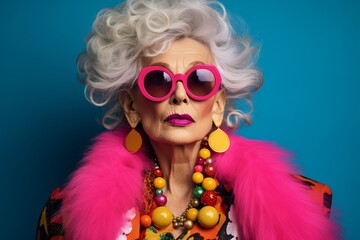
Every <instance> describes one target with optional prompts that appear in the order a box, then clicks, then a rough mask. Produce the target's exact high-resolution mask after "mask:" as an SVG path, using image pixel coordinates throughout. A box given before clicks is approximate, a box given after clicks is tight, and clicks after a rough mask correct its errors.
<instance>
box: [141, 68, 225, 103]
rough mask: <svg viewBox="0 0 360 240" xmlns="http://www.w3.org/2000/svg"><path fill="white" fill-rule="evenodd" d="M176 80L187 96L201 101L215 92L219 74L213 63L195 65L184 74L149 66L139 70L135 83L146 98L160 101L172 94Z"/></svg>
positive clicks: (219, 82) (218, 84)
mask: <svg viewBox="0 0 360 240" xmlns="http://www.w3.org/2000/svg"><path fill="white" fill-rule="evenodd" d="M178 81H181V82H182V84H183V85H184V88H185V91H186V93H187V94H188V96H189V97H191V98H192V99H194V100H197V101H203V100H206V99H208V98H210V97H212V96H213V95H214V94H215V93H216V92H217V90H218V89H219V87H220V84H221V76H220V73H219V71H218V70H217V68H216V67H215V66H214V65H196V66H194V67H192V68H191V69H190V70H189V71H188V72H187V73H186V74H185V75H184V74H180V73H179V74H175V75H174V74H173V73H172V72H170V71H169V70H168V69H166V68H164V67H161V66H149V67H144V68H143V69H142V70H141V71H140V74H139V77H138V79H137V84H138V86H139V88H140V91H141V93H142V94H143V95H144V96H145V97H146V98H147V99H149V100H151V101H155V102H161V101H164V100H166V99H168V98H169V97H170V96H171V94H173V92H174V91H175V88H176V83H177V82H178Z"/></svg>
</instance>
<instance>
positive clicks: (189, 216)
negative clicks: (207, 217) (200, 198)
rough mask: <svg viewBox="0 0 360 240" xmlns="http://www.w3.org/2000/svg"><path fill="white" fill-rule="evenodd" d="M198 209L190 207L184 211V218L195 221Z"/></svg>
mask: <svg viewBox="0 0 360 240" xmlns="http://www.w3.org/2000/svg"><path fill="white" fill-rule="evenodd" d="M198 213H199V211H198V210H197V209H196V208H190V209H189V210H188V211H187V212H186V218H187V219H189V220H191V221H193V222H195V221H196V218H197V216H198Z"/></svg>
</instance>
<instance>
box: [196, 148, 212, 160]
mask: <svg viewBox="0 0 360 240" xmlns="http://www.w3.org/2000/svg"><path fill="white" fill-rule="evenodd" d="M210 156H211V153H210V150H209V149H207V148H202V149H200V151H199V157H201V158H202V159H208V158H209V157H210Z"/></svg>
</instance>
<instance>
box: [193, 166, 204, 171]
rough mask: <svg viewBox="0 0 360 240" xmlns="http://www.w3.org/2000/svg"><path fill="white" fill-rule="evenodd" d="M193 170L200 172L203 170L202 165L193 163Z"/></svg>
mask: <svg viewBox="0 0 360 240" xmlns="http://www.w3.org/2000/svg"><path fill="white" fill-rule="evenodd" d="M194 171H195V172H202V171H203V166H202V165H195V167H194Z"/></svg>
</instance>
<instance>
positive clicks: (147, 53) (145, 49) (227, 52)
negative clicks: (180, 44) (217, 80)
mask: <svg viewBox="0 0 360 240" xmlns="http://www.w3.org/2000/svg"><path fill="white" fill-rule="evenodd" d="M180 38H192V39H194V40H197V41H199V42H202V43H204V44H205V45H207V46H208V47H209V49H210V51H211V52H212V54H213V57H214V61H215V65H216V67H217V68H218V69H219V72H220V74H221V76H222V78H223V81H222V85H223V87H224V88H225V89H226V95H227V103H226V110H225V123H226V125H227V126H228V127H230V128H235V127H237V126H238V124H239V122H240V120H243V121H245V122H246V123H248V124H250V123H251V120H250V114H251V112H252V108H253V106H252V102H251V96H252V93H253V92H254V91H256V90H257V89H259V88H260V86H261V85H262V82H263V77H262V74H261V72H260V71H259V70H257V69H256V68H255V66H254V65H255V61H256V59H257V54H258V51H257V48H255V47H253V46H251V44H250V40H249V39H248V38H246V37H239V36H237V35H236V34H235V31H234V30H233V29H232V27H231V25H230V23H229V20H228V17H227V14H226V10H225V8H224V6H223V5H222V4H221V3H219V2H217V1H207V0H127V1H126V2H124V3H121V4H120V5H118V6H117V7H115V8H114V9H104V10H102V11H100V12H99V14H98V15H97V17H96V20H95V22H94V24H93V30H92V32H91V34H90V35H89V37H88V39H87V50H86V51H85V52H83V53H81V54H80V55H79V58H78V67H79V71H80V73H82V74H83V75H82V79H83V81H84V82H85V83H86V86H85V95H86V97H87V99H88V100H89V101H90V102H91V103H93V104H94V105H96V106H104V107H106V111H105V114H104V116H103V121H102V122H103V125H104V126H105V127H106V128H108V129H113V128H115V127H116V126H117V125H118V124H119V123H120V122H121V121H122V119H123V117H124V113H123V111H122V107H121V106H120V103H119V98H118V96H119V94H121V92H122V91H127V90H129V89H130V88H132V87H133V86H134V84H135V82H136V79H137V76H138V74H139V72H140V70H141V68H142V67H143V61H142V60H143V59H144V57H153V56H156V55H158V54H160V53H163V52H166V50H167V49H168V48H169V47H170V45H171V43H172V42H173V41H175V40H177V39H180ZM235 100H239V101H243V102H244V103H245V104H246V106H247V107H246V109H247V110H246V111H242V110H240V109H236V104H235Z"/></svg>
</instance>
